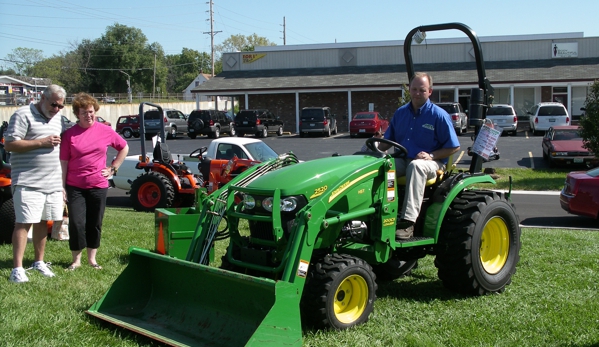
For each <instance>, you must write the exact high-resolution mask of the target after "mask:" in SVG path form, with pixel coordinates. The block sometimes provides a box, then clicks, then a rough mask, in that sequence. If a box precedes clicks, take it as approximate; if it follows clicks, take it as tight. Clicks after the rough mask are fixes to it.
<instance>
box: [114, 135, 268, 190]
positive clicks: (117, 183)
mask: <svg viewBox="0 0 599 347" xmlns="http://www.w3.org/2000/svg"><path fill="white" fill-rule="evenodd" d="M146 155H147V156H148V157H150V158H152V153H147V154H146ZM234 155H236V156H237V157H238V158H240V159H249V160H256V161H266V160H270V159H274V158H276V157H277V156H278V154H277V152H275V151H274V150H273V149H272V148H271V147H270V146H268V145H267V144H266V143H264V142H262V141H261V140H258V139H255V138H249V137H248V138H245V137H224V138H219V139H216V140H213V141H212V142H211V143H210V145H209V146H208V149H207V150H206V152H205V153H203V154H202V156H203V157H209V158H213V159H231V158H233V156H234ZM171 156H172V158H173V160H174V161H182V162H183V163H185V165H187V167H188V168H189V170H190V171H191V172H193V173H194V174H199V173H200V172H199V170H198V165H197V163H198V162H199V159H198V158H190V157H189V154H186V155H182V154H171ZM138 162H139V156H138V155H130V156H127V158H125V161H124V162H123V164H122V165H121V167H120V168H119V170H118V173H117V174H116V175H114V176H113V177H112V179H111V180H112V186H114V187H115V188H119V189H124V190H130V189H131V183H132V182H133V181H134V180H135V179H136V178H137V176H139V175H140V174H141V173H142V170H139V169H136V168H135V166H136V165H137V163H138Z"/></svg>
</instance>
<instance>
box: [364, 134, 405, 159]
mask: <svg viewBox="0 0 599 347" xmlns="http://www.w3.org/2000/svg"><path fill="white" fill-rule="evenodd" d="M377 142H381V143H386V144H388V145H390V146H391V147H394V148H395V149H398V150H399V151H395V153H393V154H391V157H393V158H404V157H406V156H407V155H408V150H407V149H406V148H405V147H404V146H402V145H400V144H399V143H397V142H393V141H391V140H387V139H385V138H378V137H371V138H369V139H368V140H366V147H368V148H369V149H370V150H371V151H375V152H379V153H385V152H383V151H381V150H380V149H379V148H378V147H377V146H376V145H375V143H377Z"/></svg>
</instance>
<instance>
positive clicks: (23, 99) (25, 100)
mask: <svg viewBox="0 0 599 347" xmlns="http://www.w3.org/2000/svg"><path fill="white" fill-rule="evenodd" d="M27 104H29V98H27V97H26V96H19V97H18V98H17V105H27Z"/></svg>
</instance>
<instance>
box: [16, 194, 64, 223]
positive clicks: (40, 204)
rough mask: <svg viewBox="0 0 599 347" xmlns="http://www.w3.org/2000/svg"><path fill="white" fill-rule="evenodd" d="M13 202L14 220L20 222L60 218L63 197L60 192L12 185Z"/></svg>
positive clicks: (36, 221)
mask: <svg viewBox="0 0 599 347" xmlns="http://www.w3.org/2000/svg"><path fill="white" fill-rule="evenodd" d="M12 190H13V192H12V198H13V202H14V204H15V222H17V223H22V224H29V223H39V222H41V221H49V220H60V221H61V220H62V212H63V210H64V199H63V194H62V192H54V193H42V192H40V191H39V190H36V189H33V188H28V187H23V186H16V187H12Z"/></svg>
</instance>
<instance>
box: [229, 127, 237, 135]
mask: <svg viewBox="0 0 599 347" xmlns="http://www.w3.org/2000/svg"><path fill="white" fill-rule="evenodd" d="M229 135H231V136H235V135H237V132H236V131H235V128H234V127H233V126H231V130H230V131H229Z"/></svg>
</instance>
